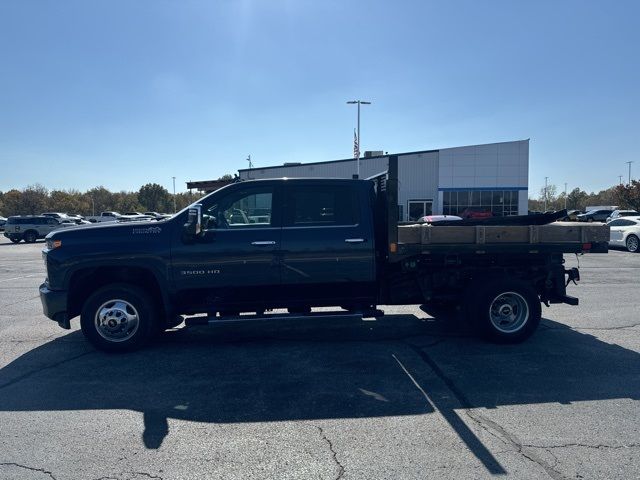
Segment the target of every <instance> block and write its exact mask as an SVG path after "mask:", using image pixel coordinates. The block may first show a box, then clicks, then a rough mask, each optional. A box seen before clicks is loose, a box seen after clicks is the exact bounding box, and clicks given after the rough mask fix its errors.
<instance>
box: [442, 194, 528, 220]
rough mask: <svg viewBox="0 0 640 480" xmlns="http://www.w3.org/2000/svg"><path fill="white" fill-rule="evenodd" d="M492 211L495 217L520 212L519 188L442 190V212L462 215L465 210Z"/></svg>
mask: <svg viewBox="0 0 640 480" xmlns="http://www.w3.org/2000/svg"><path fill="white" fill-rule="evenodd" d="M466 209H473V210H475V211H487V212H491V213H492V214H493V216H494V217H503V216H510V215H517V214H518V191H517V190H462V189H461V190H449V191H445V192H442V213H443V214H444V215H461V214H462V213H463V212H464V210H466Z"/></svg>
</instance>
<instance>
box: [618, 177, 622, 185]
mask: <svg viewBox="0 0 640 480" xmlns="http://www.w3.org/2000/svg"><path fill="white" fill-rule="evenodd" d="M618 178H619V179H620V183H619V184H620V185H622V175H618Z"/></svg>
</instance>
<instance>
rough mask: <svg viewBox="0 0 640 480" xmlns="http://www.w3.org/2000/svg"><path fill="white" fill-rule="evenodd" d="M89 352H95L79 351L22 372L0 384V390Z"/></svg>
mask: <svg viewBox="0 0 640 480" xmlns="http://www.w3.org/2000/svg"><path fill="white" fill-rule="evenodd" d="M90 353H95V352H94V351H93V350H91V351H88V352H84V353H81V354H79V355H75V356H73V357H69V358H65V359H64V360H60V361H59V362H56V363H52V364H50V365H45V366H43V367H41V368H37V369H35V370H32V371H30V372H27V373H24V374H22V375H20V376H18V377H16V378H14V379H13V380H9V381H8V382H5V383H2V384H0V390H1V389H3V388H6V387H10V386H11V385H14V384H16V383H18V382H21V381H22V380H25V379H27V378H29V377H31V376H32V375H35V374H37V373H40V372H43V371H45V370H49V369H51V368H56V367H59V366H60V365H62V364H64V363H67V362H72V361H74V360H77V359H78V358H80V357H84V356H85V355H89V354H90Z"/></svg>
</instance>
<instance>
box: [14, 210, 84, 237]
mask: <svg viewBox="0 0 640 480" xmlns="http://www.w3.org/2000/svg"><path fill="white" fill-rule="evenodd" d="M75 226H76V224H75V223H73V222H68V223H67V222H60V221H58V219H56V218H52V217H45V216H42V215H26V216H14V217H9V218H8V219H7V224H6V225H5V230H4V236H5V237H7V238H8V239H9V240H11V241H12V242H13V243H19V242H20V241H21V240H24V241H25V242H26V243H33V242H35V241H36V240H37V239H39V238H44V237H46V236H47V235H48V234H49V233H51V232H53V231H54V230H57V229H59V228H65V227H75Z"/></svg>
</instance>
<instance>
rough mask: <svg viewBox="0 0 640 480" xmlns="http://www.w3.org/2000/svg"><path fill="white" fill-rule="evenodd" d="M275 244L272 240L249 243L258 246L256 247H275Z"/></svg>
mask: <svg viewBox="0 0 640 480" xmlns="http://www.w3.org/2000/svg"><path fill="white" fill-rule="evenodd" d="M275 244H276V242H274V241H273V240H262V241H258V242H251V245H258V246H263V245H275Z"/></svg>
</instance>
